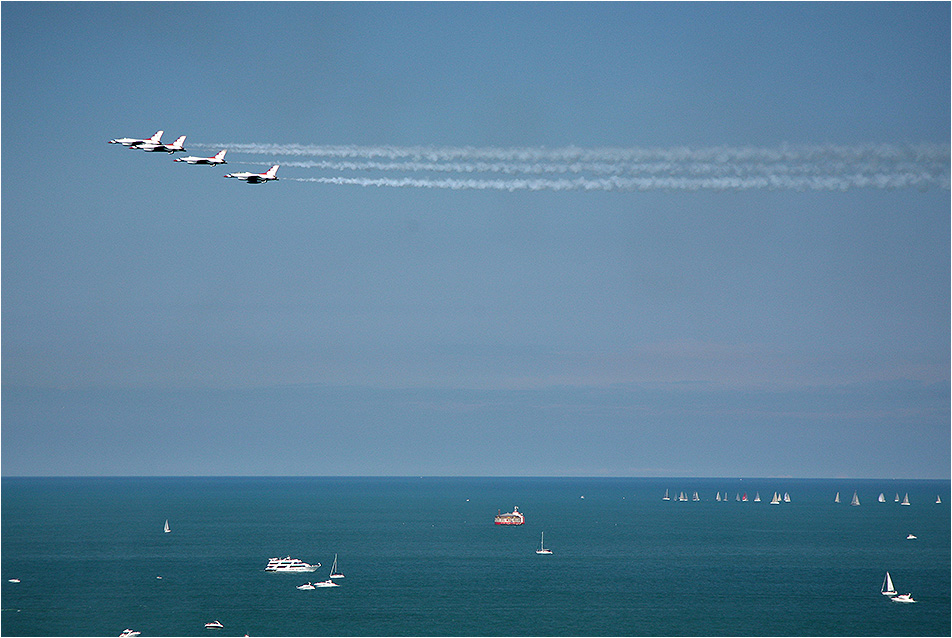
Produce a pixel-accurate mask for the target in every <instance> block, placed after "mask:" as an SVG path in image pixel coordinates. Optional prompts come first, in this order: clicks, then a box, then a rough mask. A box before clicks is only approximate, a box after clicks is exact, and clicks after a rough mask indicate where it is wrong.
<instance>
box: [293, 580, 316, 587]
mask: <svg viewBox="0 0 952 638" xmlns="http://www.w3.org/2000/svg"><path fill="white" fill-rule="evenodd" d="M297 588H298V589H314V585H312V584H311V582H310V581H308V582H306V583H304V584H303V585H298V586H297Z"/></svg>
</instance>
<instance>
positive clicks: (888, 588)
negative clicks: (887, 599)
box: [883, 572, 896, 596]
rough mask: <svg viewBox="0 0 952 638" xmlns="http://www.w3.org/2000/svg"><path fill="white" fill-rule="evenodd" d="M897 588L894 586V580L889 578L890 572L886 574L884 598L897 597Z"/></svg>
mask: <svg viewBox="0 0 952 638" xmlns="http://www.w3.org/2000/svg"><path fill="white" fill-rule="evenodd" d="M895 595H896V588H895V587H894V586H893V582H892V578H891V577H890V576H889V572H886V577H885V578H884V579H883V596H895Z"/></svg>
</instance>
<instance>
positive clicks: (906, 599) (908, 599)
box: [889, 594, 916, 603]
mask: <svg viewBox="0 0 952 638" xmlns="http://www.w3.org/2000/svg"><path fill="white" fill-rule="evenodd" d="M889 600H891V601H893V602H894V603H914V602H916V601H914V600H913V599H912V594H899V595H898V596H893V597H892V598H890V599H889Z"/></svg>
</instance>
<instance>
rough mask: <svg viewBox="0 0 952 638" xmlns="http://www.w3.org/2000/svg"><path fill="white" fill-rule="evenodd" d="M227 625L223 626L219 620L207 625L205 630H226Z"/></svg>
mask: <svg viewBox="0 0 952 638" xmlns="http://www.w3.org/2000/svg"><path fill="white" fill-rule="evenodd" d="M224 627H225V625H223V624H221V623H220V622H218V621H217V620H213V621H211V622H207V623H205V629H224Z"/></svg>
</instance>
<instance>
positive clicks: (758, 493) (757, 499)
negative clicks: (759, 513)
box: [754, 492, 760, 503]
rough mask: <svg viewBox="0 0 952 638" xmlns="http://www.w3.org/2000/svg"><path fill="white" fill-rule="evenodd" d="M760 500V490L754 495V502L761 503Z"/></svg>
mask: <svg viewBox="0 0 952 638" xmlns="http://www.w3.org/2000/svg"><path fill="white" fill-rule="evenodd" d="M759 502H760V492H757V494H755V495H754V503H759Z"/></svg>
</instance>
